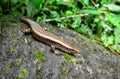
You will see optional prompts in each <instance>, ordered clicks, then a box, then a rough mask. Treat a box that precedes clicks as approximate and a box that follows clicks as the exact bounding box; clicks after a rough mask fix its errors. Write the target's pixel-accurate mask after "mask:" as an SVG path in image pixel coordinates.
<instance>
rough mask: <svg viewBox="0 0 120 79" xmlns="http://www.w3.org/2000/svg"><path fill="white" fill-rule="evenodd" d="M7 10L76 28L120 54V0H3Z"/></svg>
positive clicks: (0, 3) (0, 11) (1, 10)
mask: <svg viewBox="0 0 120 79" xmlns="http://www.w3.org/2000/svg"><path fill="white" fill-rule="evenodd" d="M3 14H21V15H25V16H28V17H29V18H32V19H33V18H34V19H35V20H36V21H38V22H39V21H42V22H45V23H46V22H47V23H50V24H52V25H57V26H58V27H67V28H70V29H73V30H75V31H77V32H78V33H81V34H83V35H85V36H88V37H91V38H93V39H95V40H96V41H98V42H101V43H102V44H103V45H104V46H106V47H108V48H110V49H111V50H116V51H117V52H118V53H119V54H120V41H119V40H120V20H119V18H120V0H1V1H0V15H3ZM84 14H87V15H84Z"/></svg>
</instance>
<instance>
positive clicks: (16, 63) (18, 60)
mask: <svg viewBox="0 0 120 79" xmlns="http://www.w3.org/2000/svg"><path fill="white" fill-rule="evenodd" d="M21 63H22V60H21V59H20V58H17V59H16V62H15V66H17V67H19V66H20V65H21Z"/></svg>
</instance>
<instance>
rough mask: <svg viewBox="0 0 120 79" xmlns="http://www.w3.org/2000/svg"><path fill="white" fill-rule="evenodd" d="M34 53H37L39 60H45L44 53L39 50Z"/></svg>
mask: <svg viewBox="0 0 120 79" xmlns="http://www.w3.org/2000/svg"><path fill="white" fill-rule="evenodd" d="M34 54H35V57H36V58H37V59H39V60H44V54H42V53H41V52H39V51H37V50H36V51H35V52H34Z"/></svg>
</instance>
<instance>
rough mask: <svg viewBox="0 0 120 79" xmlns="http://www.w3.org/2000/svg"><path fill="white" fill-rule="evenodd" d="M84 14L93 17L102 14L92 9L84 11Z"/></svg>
mask: <svg viewBox="0 0 120 79" xmlns="http://www.w3.org/2000/svg"><path fill="white" fill-rule="evenodd" d="M83 13H86V14H92V15H99V14H100V13H99V12H98V11H97V10H92V9H84V10H83Z"/></svg>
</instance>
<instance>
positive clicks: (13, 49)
mask: <svg viewBox="0 0 120 79" xmlns="http://www.w3.org/2000/svg"><path fill="white" fill-rule="evenodd" d="M9 52H10V53H17V50H16V49H15V48H12V47H11V48H10V49H9Z"/></svg>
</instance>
